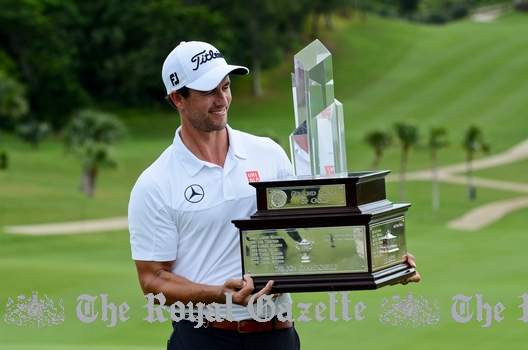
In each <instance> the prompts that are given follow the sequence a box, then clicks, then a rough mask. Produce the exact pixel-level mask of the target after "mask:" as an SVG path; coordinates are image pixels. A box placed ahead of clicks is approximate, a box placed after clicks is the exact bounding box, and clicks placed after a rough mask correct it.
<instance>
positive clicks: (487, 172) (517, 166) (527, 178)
mask: <svg viewBox="0 0 528 350" xmlns="http://www.w3.org/2000/svg"><path fill="white" fill-rule="evenodd" d="M475 176H478V177H483V178H487V179H496V180H502V181H514V182H528V160H522V161H518V162H515V163H512V164H508V165H505V166H501V167H497V168H490V169H484V170H479V171H476V172H475Z"/></svg>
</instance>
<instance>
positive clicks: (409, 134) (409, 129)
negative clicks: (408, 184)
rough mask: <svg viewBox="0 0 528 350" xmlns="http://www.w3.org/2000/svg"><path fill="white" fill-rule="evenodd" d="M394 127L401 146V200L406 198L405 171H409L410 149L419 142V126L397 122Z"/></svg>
mask: <svg viewBox="0 0 528 350" xmlns="http://www.w3.org/2000/svg"><path fill="white" fill-rule="evenodd" d="M394 129H395V130H396V136H397V137H398V140H399V141H400V146H401V158H400V200H405V173H406V172H407V162H408V159H409V151H410V150H411V148H412V147H413V146H414V145H416V144H417V143H418V128H417V127H416V126H414V125H411V124H406V123H396V124H394Z"/></svg>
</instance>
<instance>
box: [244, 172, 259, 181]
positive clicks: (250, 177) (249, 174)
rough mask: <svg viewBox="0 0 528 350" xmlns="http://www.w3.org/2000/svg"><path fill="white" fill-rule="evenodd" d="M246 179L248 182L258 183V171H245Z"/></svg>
mask: <svg viewBox="0 0 528 350" xmlns="http://www.w3.org/2000/svg"><path fill="white" fill-rule="evenodd" d="M246 177H247V179H248V181H249V182H259V181H260V175H259V172H258V170H250V171H246Z"/></svg>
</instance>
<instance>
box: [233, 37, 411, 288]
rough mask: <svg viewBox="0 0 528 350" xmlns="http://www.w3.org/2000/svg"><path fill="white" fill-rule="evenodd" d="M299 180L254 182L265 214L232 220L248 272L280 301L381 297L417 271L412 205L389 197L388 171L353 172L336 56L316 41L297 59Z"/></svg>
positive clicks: (293, 142) (294, 141) (294, 151)
mask: <svg viewBox="0 0 528 350" xmlns="http://www.w3.org/2000/svg"><path fill="white" fill-rule="evenodd" d="M292 93H293V101H294V113H295V129H294V131H293V132H292V133H291V135H290V152H291V158H292V162H293V167H294V173H295V176H292V177H288V178H283V179H276V180H273V181H265V182H251V183H250V184H251V185H252V186H253V187H255V189H256V196H257V211H256V212H255V213H254V214H253V215H251V217H249V218H245V219H240V220H234V221H233V223H234V224H235V226H236V227H237V228H238V229H239V234H240V248H241V254H242V269H243V273H244V274H246V273H247V274H250V275H251V276H252V278H253V280H254V284H255V288H257V289H260V288H262V287H264V286H265V284H266V283H267V281H269V280H274V281H275V283H274V285H273V291H274V292H307V291H333V290H358V289H376V288H380V287H382V286H385V285H388V284H395V283H398V282H399V281H401V280H404V279H406V278H407V277H408V276H410V275H412V274H413V273H414V272H415V270H414V268H412V267H410V266H409V265H407V264H405V263H403V257H404V255H405V254H406V252H407V251H406V240H405V213H406V212H407V210H408V208H409V207H410V204H408V203H392V202H391V201H389V200H388V199H387V198H386V191H385V176H386V175H387V174H388V173H389V171H362V172H348V169H347V159H346V151H345V150H346V145H345V128H344V120H343V119H344V118H343V106H342V104H341V103H340V102H339V101H338V100H336V99H335V98H334V80H333V72H332V55H331V54H330V52H329V51H328V50H327V49H326V47H324V45H323V44H322V43H321V42H320V41H319V40H315V41H313V42H312V43H311V44H309V45H308V46H306V47H305V48H304V49H302V50H301V51H300V52H298V53H297V54H296V55H295V57H294V73H293V74H292Z"/></svg>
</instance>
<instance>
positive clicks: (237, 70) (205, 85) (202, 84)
mask: <svg viewBox="0 0 528 350" xmlns="http://www.w3.org/2000/svg"><path fill="white" fill-rule="evenodd" d="M248 73H249V69H247V68H246V67H244V66H232V65H225V66H220V67H216V68H213V69H211V70H210V71H209V72H207V73H205V74H204V75H202V76H201V77H200V78H198V79H196V80H195V81H193V82H192V83H190V84H187V85H186V86H187V87H188V88H190V89H193V90H198V91H210V90H213V89H214V88H215V87H217V86H218V84H220V82H221V81H222V79H224V78H225V77H226V75H228V74H237V75H246V74H248Z"/></svg>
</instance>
